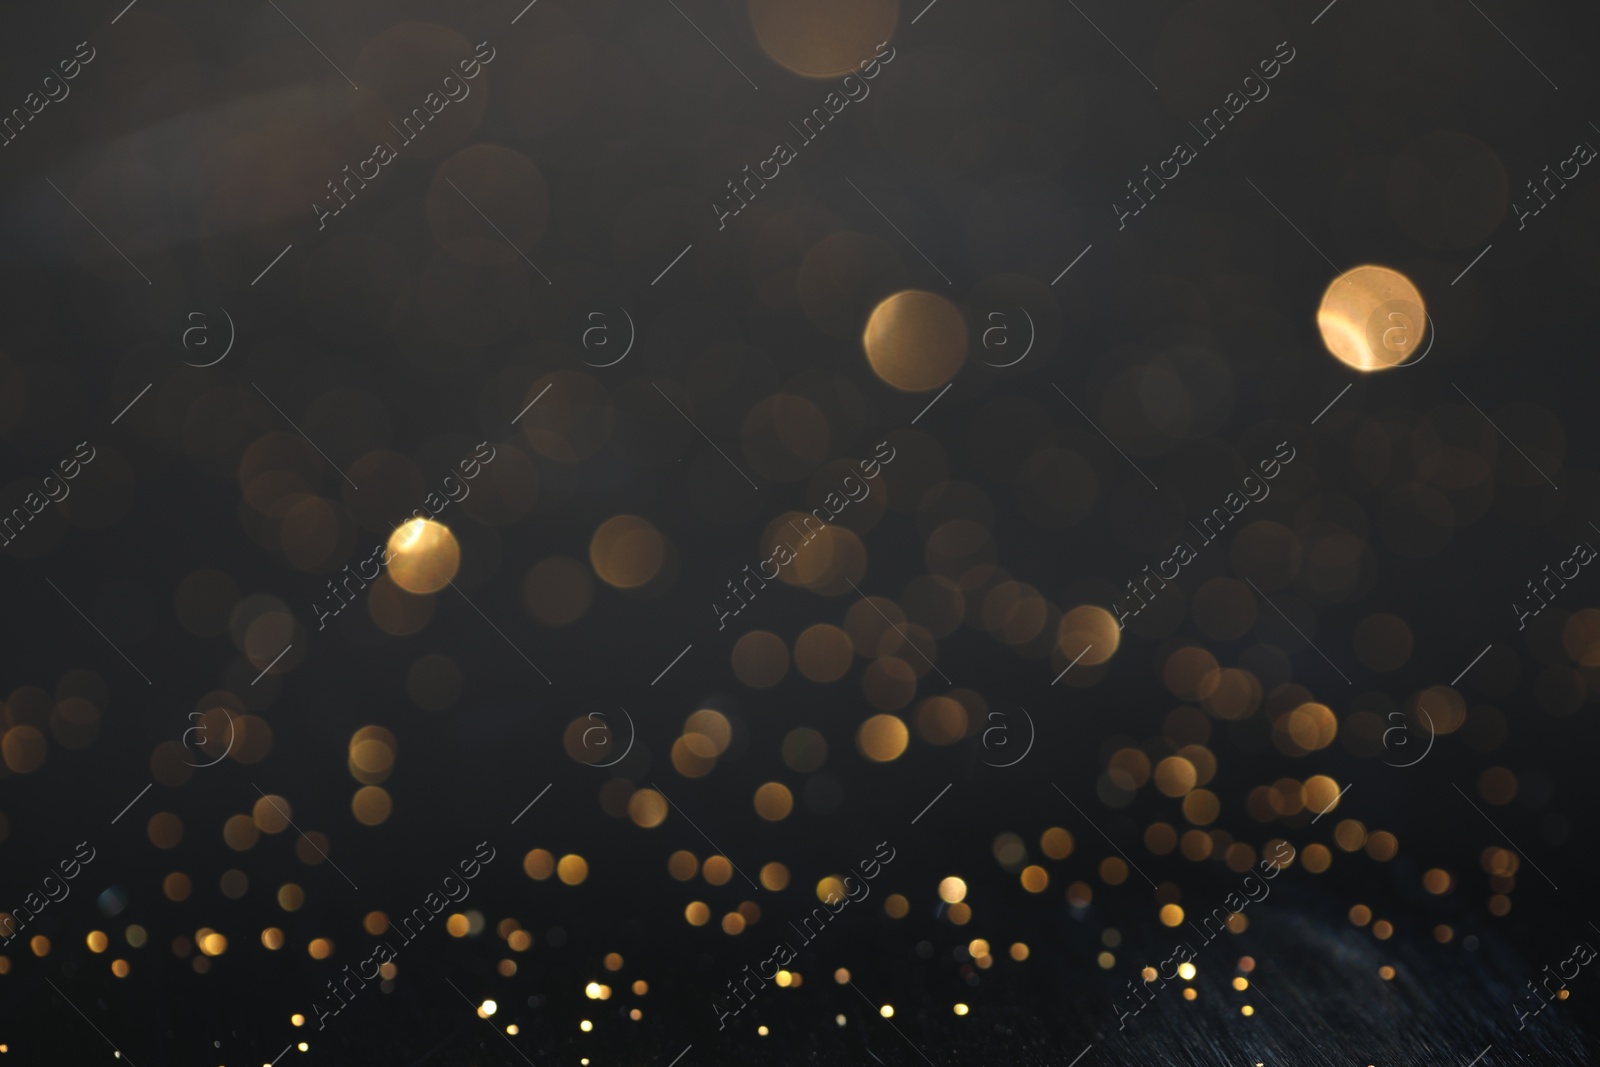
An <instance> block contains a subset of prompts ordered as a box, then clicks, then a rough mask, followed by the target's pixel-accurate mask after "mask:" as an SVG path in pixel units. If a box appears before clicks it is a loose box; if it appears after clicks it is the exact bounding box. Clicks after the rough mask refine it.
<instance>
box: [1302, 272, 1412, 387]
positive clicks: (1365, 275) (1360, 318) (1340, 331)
mask: <svg viewBox="0 0 1600 1067" xmlns="http://www.w3.org/2000/svg"><path fill="white" fill-rule="evenodd" d="M1317 329H1318V330H1319V331H1321V333H1322V343H1323V344H1324V345H1326V346H1327V349H1328V351H1329V352H1331V353H1333V355H1334V356H1335V357H1337V358H1338V360H1339V361H1340V362H1341V363H1344V364H1345V365H1346V366H1350V367H1354V368H1355V369H1356V370H1359V371H1374V370H1384V369H1387V368H1389V367H1396V366H1399V365H1400V364H1402V363H1404V362H1405V361H1406V360H1408V359H1410V358H1411V357H1412V356H1413V355H1414V354H1415V353H1416V351H1417V349H1418V348H1419V347H1421V346H1422V343H1423V339H1424V337H1425V336H1426V334H1427V316H1426V312H1425V311H1424V309H1423V304H1422V294H1421V293H1419V292H1418V291H1417V287H1416V286H1415V285H1413V284H1411V280H1410V279H1409V278H1407V277H1406V276H1405V275H1404V274H1401V273H1400V272H1399V271H1396V270H1390V269H1389V268H1388V267H1376V266H1360V267H1356V268H1354V269H1352V270H1348V271H1345V272H1344V273H1343V274H1341V275H1339V276H1338V277H1337V278H1335V279H1334V280H1333V281H1332V282H1331V283H1329V285H1328V288H1327V289H1326V290H1325V291H1324V292H1323V294H1322V304H1321V306H1320V307H1319V308H1318V309H1317Z"/></svg>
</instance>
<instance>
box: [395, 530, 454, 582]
mask: <svg viewBox="0 0 1600 1067" xmlns="http://www.w3.org/2000/svg"><path fill="white" fill-rule="evenodd" d="M388 547H389V579H390V580H391V581H392V582H394V584H395V585H398V586H399V587H400V588H401V589H404V590H405V591H406V592H408V593H417V594H425V593H437V592H438V591H439V590H441V589H443V588H444V587H445V586H447V585H449V584H450V579H452V578H454V577H455V576H456V571H457V570H459V569H460V567H461V546H460V545H459V544H457V543H456V535H455V534H453V533H451V532H450V529H449V527H447V526H445V525H444V524H443V523H438V522H434V521H433V520H432V519H412V520H411V521H410V522H407V523H404V524H402V525H401V526H400V527H399V528H398V529H397V530H395V531H394V533H392V534H390V535H389V546H388Z"/></svg>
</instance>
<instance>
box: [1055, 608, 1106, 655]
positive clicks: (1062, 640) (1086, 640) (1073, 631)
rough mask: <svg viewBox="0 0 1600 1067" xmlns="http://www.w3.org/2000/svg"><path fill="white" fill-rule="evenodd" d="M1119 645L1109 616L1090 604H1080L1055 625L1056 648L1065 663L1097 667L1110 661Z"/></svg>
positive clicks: (1104, 611)
mask: <svg viewBox="0 0 1600 1067" xmlns="http://www.w3.org/2000/svg"><path fill="white" fill-rule="evenodd" d="M1121 644H1122V629H1121V627H1119V626H1118V625H1117V620H1116V619H1115V618H1114V617H1113V616H1112V614H1111V612H1109V611H1107V610H1105V609H1104V608H1101V607H1097V606H1095V605H1093V604H1080V605H1079V606H1077V607H1075V608H1073V609H1072V610H1071V611H1069V612H1067V613H1066V614H1065V615H1062V616H1061V621H1060V622H1059V623H1057V624H1056V648H1057V650H1058V651H1059V652H1060V653H1061V654H1062V655H1064V656H1067V657H1069V659H1068V662H1072V661H1073V660H1077V661H1078V662H1080V663H1083V664H1085V665H1086V666H1090V667H1093V666H1097V665H1098V664H1101V663H1104V662H1105V661H1106V660H1108V659H1110V658H1111V657H1112V656H1113V655H1114V654H1115V653H1116V651H1117V647H1118V646H1119V645H1121ZM1079 657H1081V659H1080V658H1079Z"/></svg>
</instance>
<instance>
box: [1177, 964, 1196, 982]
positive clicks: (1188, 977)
mask: <svg viewBox="0 0 1600 1067" xmlns="http://www.w3.org/2000/svg"><path fill="white" fill-rule="evenodd" d="M1194 974H1195V971H1194V964H1192V963H1189V962H1187V961H1185V962H1183V963H1180V964H1178V977H1179V978H1182V979H1183V980H1184V981H1185V982H1189V981H1193V980H1194Z"/></svg>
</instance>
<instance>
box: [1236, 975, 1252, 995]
mask: <svg viewBox="0 0 1600 1067" xmlns="http://www.w3.org/2000/svg"><path fill="white" fill-rule="evenodd" d="M1233 988H1235V989H1237V990H1239V991H1240V992H1241V993H1242V992H1244V991H1245V990H1246V989H1249V988H1250V980H1249V979H1248V978H1235V979H1234V980H1233Z"/></svg>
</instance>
